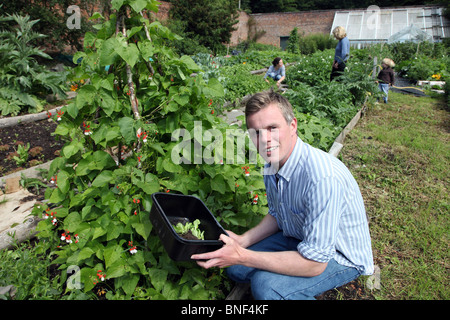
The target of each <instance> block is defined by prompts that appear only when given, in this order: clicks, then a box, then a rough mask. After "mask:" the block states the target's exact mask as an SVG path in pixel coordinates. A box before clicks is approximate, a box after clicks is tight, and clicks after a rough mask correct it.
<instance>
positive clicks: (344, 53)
mask: <svg viewBox="0 0 450 320" xmlns="http://www.w3.org/2000/svg"><path fill="white" fill-rule="evenodd" d="M333 35H334V37H335V38H336V39H337V40H339V42H338V44H337V45H336V49H335V52H334V61H333V67H332V69H331V75H330V81H332V80H333V79H335V78H336V77H338V76H340V75H341V74H342V73H343V72H344V70H345V66H346V63H347V60H348V58H349V56H350V41H349V40H348V38H347V32H346V31H345V28H344V27H341V26H338V27H336V28H334V29H333Z"/></svg>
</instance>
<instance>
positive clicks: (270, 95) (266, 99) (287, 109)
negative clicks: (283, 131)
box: [245, 89, 294, 124]
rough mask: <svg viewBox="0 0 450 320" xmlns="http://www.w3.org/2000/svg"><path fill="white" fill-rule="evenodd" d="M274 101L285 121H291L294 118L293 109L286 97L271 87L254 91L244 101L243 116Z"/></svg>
mask: <svg viewBox="0 0 450 320" xmlns="http://www.w3.org/2000/svg"><path fill="white" fill-rule="evenodd" d="M272 103H275V104H276V105H277V106H278V108H279V109H280V111H281V113H282V115H283V117H284V119H285V120H286V123H288V124H289V123H291V121H292V119H294V111H293V110H292V105H291V103H290V102H289V100H288V99H286V98H285V97H283V96H282V95H281V94H279V93H276V92H274V91H273V90H272V89H270V90H267V91H262V92H258V93H255V94H254V95H253V96H251V97H250V98H249V99H248V100H247V102H246V103H245V118H247V117H248V116H250V115H252V114H254V113H256V112H258V111H259V110H262V109H264V108H266V107H268V106H269V105H270V104H272Z"/></svg>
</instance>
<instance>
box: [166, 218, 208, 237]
mask: <svg viewBox="0 0 450 320" xmlns="http://www.w3.org/2000/svg"><path fill="white" fill-rule="evenodd" d="M199 225H200V220H198V219H195V220H194V221H193V222H186V223H185V224H183V223H181V222H178V223H177V224H176V225H174V226H173V229H174V230H175V232H176V233H178V234H180V235H185V234H187V233H189V232H191V233H192V235H194V236H195V237H197V239H199V240H205V231H201V230H200V228H199Z"/></svg>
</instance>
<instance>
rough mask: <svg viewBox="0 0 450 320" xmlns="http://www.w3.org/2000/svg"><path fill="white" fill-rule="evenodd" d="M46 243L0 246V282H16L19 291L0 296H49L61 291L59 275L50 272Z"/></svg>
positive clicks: (14, 283)
mask: <svg viewBox="0 0 450 320" xmlns="http://www.w3.org/2000/svg"><path fill="white" fill-rule="evenodd" d="M47 249H48V246H47V244H45V243H37V244H33V245H31V244H30V243H28V242H24V243H22V244H20V245H14V248H13V250H7V249H3V250H0V286H1V287H3V286H7V285H13V286H14V287H15V288H16V289H17V291H16V292H15V295H14V296H13V297H11V296H9V295H3V296H2V295H0V299H14V300H50V299H57V298H58V297H59V296H60V295H61V293H62V290H61V285H60V284H59V283H58V280H59V278H60V277H59V275H54V276H52V275H51V274H49V271H48V270H49V269H48V266H49V265H50V264H51V256H47V255H45V254H44V253H45V251H46V250H47Z"/></svg>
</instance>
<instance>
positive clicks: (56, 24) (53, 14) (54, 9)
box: [0, 0, 111, 50]
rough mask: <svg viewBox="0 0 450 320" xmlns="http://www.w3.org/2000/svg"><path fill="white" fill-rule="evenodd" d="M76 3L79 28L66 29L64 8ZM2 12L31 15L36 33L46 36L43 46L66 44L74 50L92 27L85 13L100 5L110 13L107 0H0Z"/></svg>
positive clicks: (66, 15) (61, 45) (90, 12)
mask: <svg viewBox="0 0 450 320" xmlns="http://www.w3.org/2000/svg"><path fill="white" fill-rule="evenodd" d="M74 4H76V5H77V6H78V7H79V8H80V10H81V13H82V14H81V17H80V20H81V23H80V27H79V28H68V26H67V19H68V18H69V17H70V14H69V13H67V12H66V11H67V8H68V7H69V6H71V5H74ZM0 6H2V9H1V10H2V12H3V13H4V14H5V15H6V14H11V15H12V14H17V15H21V16H26V15H27V16H30V19H31V20H39V22H38V23H37V24H36V25H35V26H34V28H33V29H34V30H35V31H36V32H38V33H42V34H45V35H47V36H48V37H47V38H45V42H44V41H42V42H41V43H39V44H40V45H43V44H44V43H45V45H46V47H47V48H49V47H51V48H53V49H59V50H62V49H63V48H64V47H66V46H70V47H72V48H74V49H78V50H79V49H81V48H82V41H80V39H81V38H82V37H83V35H84V34H85V33H86V31H88V30H89V29H90V28H91V22H89V21H88V20H87V18H86V16H91V15H92V14H93V12H94V9H95V8H97V10H98V8H102V11H103V12H102V13H103V14H104V15H105V13H109V12H110V10H111V9H110V8H111V4H110V0H96V1H92V0H78V1H75V2H74V1H72V0H35V1H29V0H15V1H7V0H0Z"/></svg>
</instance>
